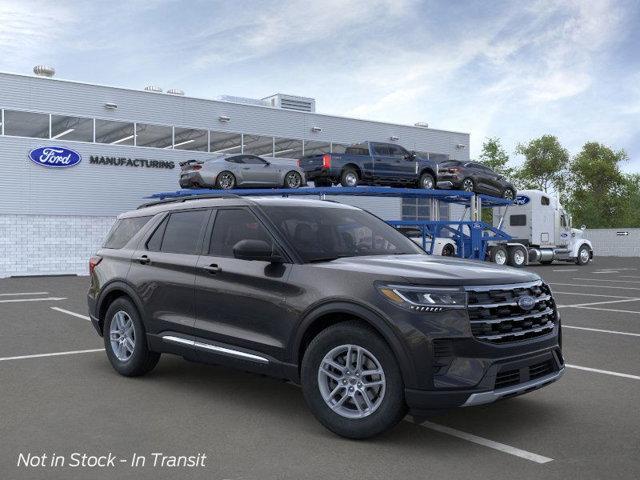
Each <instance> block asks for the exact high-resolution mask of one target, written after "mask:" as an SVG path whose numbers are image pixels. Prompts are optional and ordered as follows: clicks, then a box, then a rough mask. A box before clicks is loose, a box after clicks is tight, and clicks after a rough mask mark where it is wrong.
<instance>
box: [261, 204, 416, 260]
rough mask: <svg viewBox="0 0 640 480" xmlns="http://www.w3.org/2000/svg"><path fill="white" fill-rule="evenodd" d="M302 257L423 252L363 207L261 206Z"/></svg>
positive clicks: (325, 257)
mask: <svg viewBox="0 0 640 480" xmlns="http://www.w3.org/2000/svg"><path fill="white" fill-rule="evenodd" d="M263 209H264V211H265V213H266V214H267V215H268V216H269V218H270V219H271V221H272V222H273V223H274V224H275V225H276V226H277V227H278V229H279V230H280V231H281V232H282V234H283V235H284V236H285V237H286V239H287V240H288V241H289V243H290V244H291V245H292V246H293V248H294V249H295V250H296V252H297V253H298V255H300V256H301V257H302V259H303V261H305V262H307V263H310V262H321V261H330V260H335V259H336V258H342V257H359V256H365V255H408V254H424V251H423V250H422V249H420V248H419V247H418V246H417V245H416V244H415V243H414V242H412V241H411V240H409V239H408V238H406V237H405V236H404V235H402V234H401V233H400V232H398V231H397V230H396V229H395V228H393V227H391V226H390V225H388V224H386V223H385V222H383V221H382V220H380V219H379V218H377V217H375V216H373V215H371V214H370V213H367V212H365V211H363V210H351V209H346V208H326V207H320V208H319V207H300V206H286V207H285V206H264V207H263Z"/></svg>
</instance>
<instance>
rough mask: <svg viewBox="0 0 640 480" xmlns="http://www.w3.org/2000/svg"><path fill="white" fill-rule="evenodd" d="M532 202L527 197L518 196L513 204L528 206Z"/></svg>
mask: <svg viewBox="0 0 640 480" xmlns="http://www.w3.org/2000/svg"><path fill="white" fill-rule="evenodd" d="M530 200H531V199H530V198H529V197H527V196H526V195H517V196H516V199H515V200H514V201H513V203H515V204H516V205H526V204H527V203H529V201H530Z"/></svg>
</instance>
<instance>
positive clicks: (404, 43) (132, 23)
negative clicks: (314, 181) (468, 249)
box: [0, 0, 640, 172]
mask: <svg viewBox="0 0 640 480" xmlns="http://www.w3.org/2000/svg"><path fill="white" fill-rule="evenodd" d="M639 25H640V0H620V1H613V0H611V1H610V0H582V1H578V0H575V1H572V0H564V1H549V0H529V1H512V2H503V1H486V2H481V1H453V2H452V1H446V0H443V1H428V0H423V1H417V0H316V1H311V0H306V1H286V0H280V1H243V0H235V1H214V0H209V1H195V0H192V1H187V0H141V1H138V0H129V1H126V2H118V1H116V0H111V1H101V0H95V1H85V2H72V1H64V0H57V1H30V0H0V71H3V72H12V73H23V74H30V73H31V71H32V68H33V66H34V65H36V64H47V65H52V66H54V67H55V68H56V71H57V74H56V77H57V78H64V79H68V80H77V81H82V82H89V83H100V84H105V85H113V86H121V87H128V88H135V89H141V88H143V87H144V86H146V85H158V86H161V87H162V88H164V89H165V91H166V90H167V89H169V88H180V89H182V90H184V91H185V92H186V94H187V95H190V96H196V97H204V98H216V97H218V96H219V95H236V96H245V97H253V98H262V97H266V96H268V95H271V94H273V93H276V92H282V93H289V94H293V95H301V96H308V97H313V98H315V99H316V108H317V111H318V112H321V113H328V114H336V115H343V116H352V117H358V118H365V119H371V120H379V121H386V122H393V123H402V124H413V123H415V122H427V123H428V124H429V126H430V127H432V128H438V129H445V130H454V131H462V132H469V133H470V134H471V148H470V153H471V156H472V157H476V156H477V155H478V154H479V153H480V149H481V147H482V142H483V140H484V139H485V138H486V137H499V138H500V139H501V140H502V142H503V144H504V146H505V148H506V149H507V151H508V152H509V153H510V154H511V156H512V158H514V160H515V162H516V163H518V162H520V161H521V160H522V159H521V158H519V157H518V156H516V155H515V154H514V150H515V147H516V145H517V144H518V143H522V142H526V141H528V140H530V139H532V138H535V137H538V136H540V135H543V134H553V135H556V136H557V137H558V138H559V140H560V142H561V143H562V144H563V145H564V146H565V147H566V148H567V149H569V151H570V152H571V153H572V154H576V153H578V152H579V151H580V148H581V147H582V145H583V144H584V143H585V142H587V141H598V142H601V143H604V144H606V145H608V146H610V147H612V148H613V149H615V150H618V149H624V150H625V151H626V152H627V154H628V155H629V161H628V162H626V163H625V164H624V165H623V170H625V171H628V172H640V28H638V26H639Z"/></svg>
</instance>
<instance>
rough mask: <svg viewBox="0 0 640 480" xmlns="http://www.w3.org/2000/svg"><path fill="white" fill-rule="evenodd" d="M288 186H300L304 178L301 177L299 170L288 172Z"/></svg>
mask: <svg viewBox="0 0 640 480" xmlns="http://www.w3.org/2000/svg"><path fill="white" fill-rule="evenodd" d="M286 181H287V187H289V188H298V187H299V186H300V184H301V183H302V179H301V178H300V174H298V173H297V172H289V173H288V174H287V180H286Z"/></svg>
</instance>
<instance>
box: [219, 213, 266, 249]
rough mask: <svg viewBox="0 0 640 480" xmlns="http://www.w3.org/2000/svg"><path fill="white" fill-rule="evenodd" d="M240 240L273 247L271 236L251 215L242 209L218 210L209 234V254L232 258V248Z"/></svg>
mask: <svg viewBox="0 0 640 480" xmlns="http://www.w3.org/2000/svg"><path fill="white" fill-rule="evenodd" d="M240 240H262V241H265V242H267V243H269V244H271V245H272V246H273V240H272V239H271V235H269V232H267V231H266V230H265V228H264V227H263V226H262V224H261V223H260V221H259V220H258V219H257V218H256V217H255V215H254V214H253V213H251V212H249V211H248V210H244V209H229V210H219V211H218V213H217V215H216V221H215V224H214V226H213V232H212V234H211V243H210V245H209V254H210V255H213V256H216V257H233V247H234V245H235V244H236V243H238V242H239V241H240Z"/></svg>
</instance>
